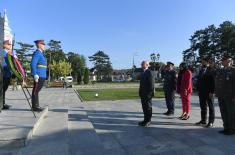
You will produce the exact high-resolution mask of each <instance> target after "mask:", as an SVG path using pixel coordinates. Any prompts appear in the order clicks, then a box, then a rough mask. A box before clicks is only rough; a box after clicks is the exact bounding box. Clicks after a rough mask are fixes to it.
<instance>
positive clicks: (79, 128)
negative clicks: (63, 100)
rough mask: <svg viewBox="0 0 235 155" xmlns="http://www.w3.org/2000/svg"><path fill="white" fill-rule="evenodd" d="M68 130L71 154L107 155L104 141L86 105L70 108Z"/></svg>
mask: <svg viewBox="0 0 235 155" xmlns="http://www.w3.org/2000/svg"><path fill="white" fill-rule="evenodd" d="M68 129H69V154H71V155H76V154H79V155H91V154H95V155H104V154H105V150H104V147H103V145H102V141H101V139H100V138H99V136H98V135H97V133H96V131H95V129H94V127H93V125H92V123H91V122H90V120H89V118H88V116H87V112H86V109H85V106H84V105H83V106H78V105H71V106H70V107H69V116H68Z"/></svg>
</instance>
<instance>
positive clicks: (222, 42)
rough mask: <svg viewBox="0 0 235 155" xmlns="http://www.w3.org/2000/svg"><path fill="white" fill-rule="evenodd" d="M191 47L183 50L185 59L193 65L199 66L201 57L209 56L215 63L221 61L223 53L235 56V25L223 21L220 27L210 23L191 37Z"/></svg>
mask: <svg viewBox="0 0 235 155" xmlns="http://www.w3.org/2000/svg"><path fill="white" fill-rule="evenodd" d="M190 42H191V45H190V48H189V49H187V50H185V51H183V60H184V61H185V62H187V63H188V64H189V65H191V67H197V65H198V62H199V61H200V58H201V57H208V58H210V59H211V60H212V61H214V63H215V64H219V63H220V59H221V57H222V55H223V54H229V55H231V56H233V57H234V58H235V25H234V24H233V23H231V22H229V21H225V22H223V23H222V24H221V25H220V26H219V27H218V28H216V27H215V26H214V25H209V26H208V27H206V28H205V29H201V30H198V31H196V32H195V33H194V34H193V35H192V36H191V38H190Z"/></svg>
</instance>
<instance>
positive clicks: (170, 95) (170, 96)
mask: <svg viewBox="0 0 235 155" xmlns="http://www.w3.org/2000/svg"><path fill="white" fill-rule="evenodd" d="M173 67H174V64H173V63H172V62H167V65H166V70H165V74H164V85H163V89H164V93H165V100H166V106H167V109H168V110H167V112H165V113H164V115H167V116H170V115H174V111H175V91H176V72H175V71H174V70H173Z"/></svg>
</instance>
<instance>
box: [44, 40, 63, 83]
mask: <svg viewBox="0 0 235 155" xmlns="http://www.w3.org/2000/svg"><path fill="white" fill-rule="evenodd" d="M60 44H61V42H60V41H56V40H50V41H49V43H48V44H47V45H48V46H49V49H47V50H46V51H45V54H46V58H47V64H48V68H49V69H48V81H49V82H50V80H51V68H50V64H51V62H52V61H55V62H59V61H64V60H66V56H65V54H64V52H63V50H62V49H61V45H60Z"/></svg>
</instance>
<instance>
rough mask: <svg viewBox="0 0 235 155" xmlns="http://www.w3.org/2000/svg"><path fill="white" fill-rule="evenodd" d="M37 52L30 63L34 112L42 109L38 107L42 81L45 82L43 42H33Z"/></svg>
mask: <svg viewBox="0 0 235 155" xmlns="http://www.w3.org/2000/svg"><path fill="white" fill-rule="evenodd" d="M34 42H35V44H36V46H37V50H36V51H35V52H34V53H33V57H32V61H31V75H32V76H33V78H34V85H33V91H32V108H33V110H34V111H38V112H40V111H42V110H43V108H41V107H40V106H39V97H38V94H39V91H40V90H41V88H42V87H43V84H44V81H45V80H46V70H47V64H46V57H45V56H44V54H43V51H44V50H45V43H44V40H36V41H34Z"/></svg>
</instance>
